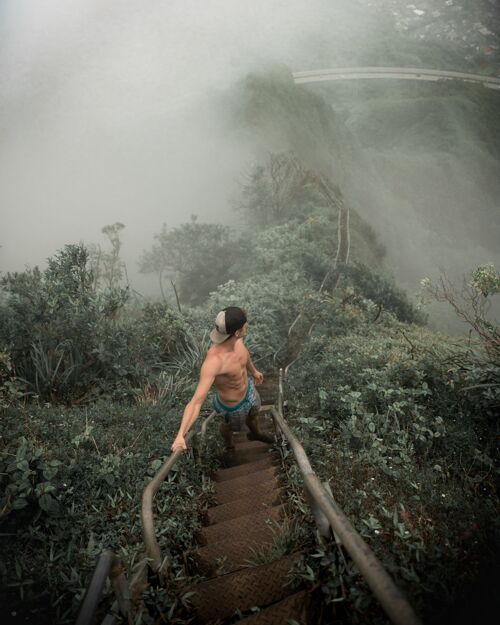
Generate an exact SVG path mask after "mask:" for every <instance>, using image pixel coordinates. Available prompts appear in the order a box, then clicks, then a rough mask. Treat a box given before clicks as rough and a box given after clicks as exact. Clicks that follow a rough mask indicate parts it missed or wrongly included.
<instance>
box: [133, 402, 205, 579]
mask: <svg viewBox="0 0 500 625" xmlns="http://www.w3.org/2000/svg"><path fill="white" fill-rule="evenodd" d="M215 414H216V413H215V411H213V412H211V413H210V415H209V416H208V417H207V418H206V419H204V420H203V423H202V426H201V438H202V441H203V438H204V436H205V433H206V429H207V425H208V423H209V421H210V420H211V419H213V417H214V416H215ZM193 436H194V432H193V431H191V432H189V433H188V434H187V435H186V436H185V437H184V440H185V441H186V443H189V442H190V440H191V439H192V438H193ZM182 454H183V451H182V450H181V449H178V450H177V451H175V452H174V453H173V454H171V455H170V456H169V457H168V458H167V460H166V461H165V463H164V464H163V466H162V467H161V468H160V470H159V471H158V473H157V474H156V475H155V476H154V478H153V479H152V480H151V481H150V482H149V484H148V485H147V486H146V488H145V489H144V492H143V493H142V509H141V519H142V536H143V539H144V544H145V546H146V554H147V555H148V557H149V559H150V566H151V568H152V569H153V571H154V572H155V573H158V575H160V576H162V575H164V574H165V571H166V570H167V569H168V565H169V556H168V555H167V556H166V557H165V558H163V557H162V553H161V550H160V546H159V545H158V541H157V539H156V532H155V527H154V519H153V500H154V497H155V495H156V493H157V492H158V489H159V488H160V486H161V484H162V482H163V480H164V479H165V478H166V477H167V475H168V473H169V472H170V469H171V468H172V467H173V466H174V464H175V463H176V462H177V460H178V459H179V457H180V456H181V455H182Z"/></svg>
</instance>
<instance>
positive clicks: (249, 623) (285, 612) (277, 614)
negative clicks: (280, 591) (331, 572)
mask: <svg viewBox="0 0 500 625" xmlns="http://www.w3.org/2000/svg"><path fill="white" fill-rule="evenodd" d="M309 605H310V593H309V592H307V591H306V590H301V591H300V592H297V593H295V594H293V595H290V596H289V597H286V599H282V600H281V601H279V602H278V603H273V604H272V605H270V606H268V607H267V608H264V609H263V610H260V612H256V613H255V614H252V615H251V616H247V618H244V619H242V620H241V621H239V623H246V625H288V624H289V623H290V620H292V619H293V620H294V621H295V622H297V623H300V625H309V624H311V625H312V621H311V620H309V616H308V612H309Z"/></svg>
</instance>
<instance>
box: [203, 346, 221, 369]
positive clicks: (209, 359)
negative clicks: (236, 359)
mask: <svg viewBox="0 0 500 625" xmlns="http://www.w3.org/2000/svg"><path fill="white" fill-rule="evenodd" d="M221 366H222V356H221V354H220V353H219V352H218V350H217V349H216V346H215V345H212V347H210V348H209V349H208V352H207V355H206V356H205V360H204V361H203V364H202V367H205V368H209V369H215V370H217V369H220V367H221Z"/></svg>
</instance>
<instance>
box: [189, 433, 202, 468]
mask: <svg viewBox="0 0 500 625" xmlns="http://www.w3.org/2000/svg"><path fill="white" fill-rule="evenodd" d="M200 443H201V441H200V438H199V436H198V434H193V438H192V439H191V449H192V450H193V460H194V463H195V464H197V465H200V464H201V444H200Z"/></svg>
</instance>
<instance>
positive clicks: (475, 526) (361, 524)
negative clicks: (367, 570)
mask: <svg viewBox="0 0 500 625" xmlns="http://www.w3.org/2000/svg"><path fill="white" fill-rule="evenodd" d="M341 302H342V300H341V299H340V295H339V300H338V302H337V303H336V305H333V306H332V312H331V316H330V318H329V320H327V319H323V320H322V322H321V323H322V325H318V326H317V327H316V328H315V330H314V332H313V336H312V337H311V339H310V341H309V342H308V344H307V345H306V346H305V347H304V353H303V354H302V356H301V360H300V364H297V365H295V366H294V367H293V368H292V369H291V371H290V377H289V380H288V384H287V398H288V405H289V407H290V408H289V418H290V419H291V421H292V422H293V424H294V429H295V430H296V431H297V433H298V434H299V437H300V439H301V440H302V441H303V442H304V445H305V447H306V451H307V453H308V454H309V455H310V458H311V461H312V463H313V467H314V469H315V470H316V471H317V472H318V474H319V475H320V477H321V478H322V479H323V480H328V481H329V482H330V484H331V487H332V490H333V493H334V496H335V498H336V500H337V501H338V502H339V504H340V505H341V507H342V508H343V509H344V511H345V512H346V513H347V514H348V515H349V517H350V519H351V520H352V521H353V522H354V524H355V525H356V527H357V529H358V531H359V532H360V533H361V534H362V535H363V536H364V537H365V539H366V540H367V541H368V543H369V544H370V546H371V547H372V549H373V550H374V551H375V553H376V554H377V555H378V557H380V558H381V560H382V562H383V564H384V566H385V567H386V568H387V570H388V571H389V572H390V573H391V574H392V575H393V576H394V578H395V580H396V582H397V583H398V584H399V585H400V586H401V587H402V588H403V589H404V590H406V592H407V593H408V595H409V597H410V600H411V602H412V603H413V604H414V605H415V607H417V609H418V610H419V612H420V613H421V614H422V615H423V616H424V618H425V620H426V622H427V621H429V622H440V620H442V619H443V618H444V619H445V618H446V613H447V610H448V609H450V606H453V605H454V604H455V603H456V601H457V600H458V597H459V595H460V593H461V592H462V591H463V589H464V588H465V587H468V586H470V585H471V584H473V583H474V580H475V579H477V576H478V572H479V571H481V570H482V569H483V568H484V567H488V566H490V565H491V563H492V562H493V561H494V557H495V553H496V552H495V550H496V548H497V547H496V546H498V545H499V542H498V540H499V532H500V525H499V524H498V520H497V517H496V514H495V512H494V510H495V509H496V507H497V505H498V498H497V492H496V483H497V479H496V478H497V476H498V468H495V462H494V459H495V446H496V440H497V436H498V424H497V423H494V422H493V419H494V417H493V414H497V410H498V404H499V395H500V393H498V388H497V387H496V386H495V387H494V388H493V385H492V386H489V385H486V384H484V385H475V384H474V381H475V380H477V378H478V377H479V379H481V380H483V381H484V380H485V378H487V379H496V380H498V375H499V374H500V369H499V367H498V366H493V365H491V364H486V363H485V361H484V360H483V362H482V365H481V364H480V362H479V361H478V362H477V363H476V366H475V367H472V368H468V369H467V368H465V367H464V366H463V364H464V363H465V362H467V361H469V362H470V354H468V353H467V350H466V349H465V347H464V346H462V345H461V342H460V341H456V340H455V341H452V340H451V339H449V338H446V337H444V336H440V335H436V334H433V333H431V332H429V331H428V330H426V329H424V328H421V327H419V326H416V325H408V324H403V323H400V322H398V321H397V320H396V319H395V318H394V317H393V316H392V315H391V314H389V313H382V315H381V317H380V318H379V320H378V322H377V323H375V324H374V323H373V316H372V314H371V311H370V310H369V309H367V308H366V306H363V302H362V301H361V302H359V303H358V304H356V303H354V304H353V303H352V302H351V303H349V304H346V305H344V306H342V305H341ZM477 350H478V354H480V353H481V348H480V346H478V347H477ZM483 354H484V355H485V353H484V352H483ZM471 391H472V394H471ZM319 449H321V453H318V450H319ZM450 521H451V522H450ZM464 563H466V566H464ZM311 566H312V567H313V568H314V569H315V570H316V575H318V576H319V579H321V580H322V581H323V583H324V585H323V592H324V595H325V600H326V601H327V602H332V601H339V600H340V601H345V602H346V610H347V612H349V616H348V617H347V613H346V614H344V618H348V619H349V622H366V619H368V618H369V620H370V622H385V617H384V616H383V615H382V614H380V613H378V609H377V607H376V606H375V605H374V604H373V599H372V595H371V593H370V592H369V591H368V589H367V588H365V587H364V586H363V585H362V584H361V585H360V583H359V579H358V578H357V576H356V575H355V574H354V572H353V570H352V569H351V567H350V566H349V565H347V564H346V563H345V562H344V561H343V560H342V558H340V557H339V554H338V553H337V551H336V549H332V550H329V551H327V552H325V553H323V554H322V556H321V558H319V557H318V558H316V559H313V560H312V561H311ZM338 575H342V576H343V578H344V584H340V583H339V582H338V580H337V577H338ZM335 605H336V604H335V603H330V609H331V610H333V609H334V606H335ZM351 610H353V611H352V612H350V611H351ZM337 611H338V610H337ZM368 615H370V616H368Z"/></svg>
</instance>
